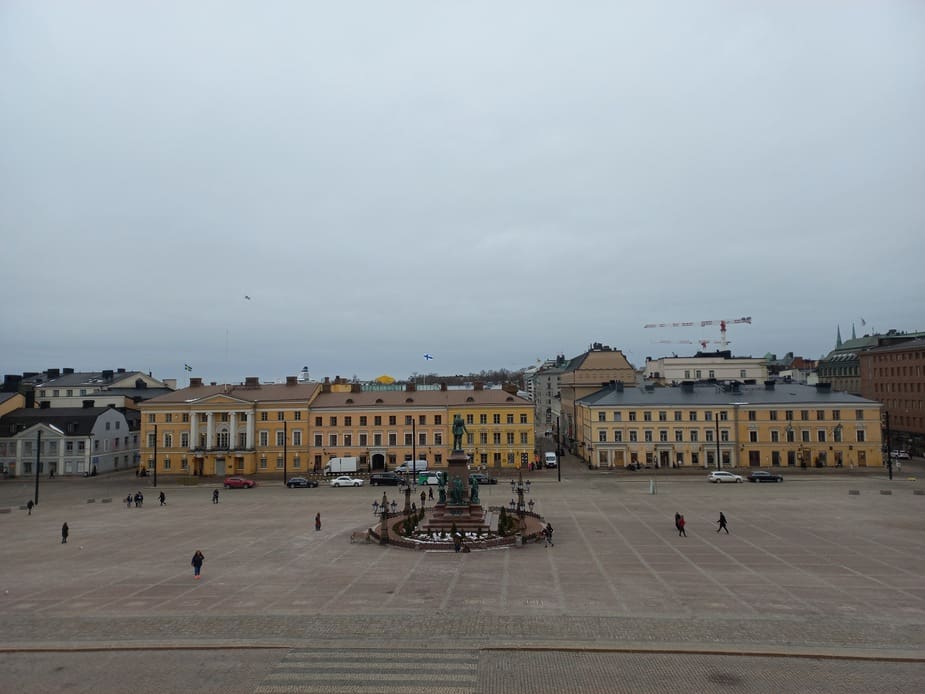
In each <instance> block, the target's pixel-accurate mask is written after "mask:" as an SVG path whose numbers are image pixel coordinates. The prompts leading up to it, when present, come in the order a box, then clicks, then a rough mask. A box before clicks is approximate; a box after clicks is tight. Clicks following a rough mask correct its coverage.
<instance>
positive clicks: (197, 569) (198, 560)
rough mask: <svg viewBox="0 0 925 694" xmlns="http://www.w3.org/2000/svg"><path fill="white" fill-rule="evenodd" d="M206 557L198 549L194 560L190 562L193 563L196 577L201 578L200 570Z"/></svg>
mask: <svg viewBox="0 0 925 694" xmlns="http://www.w3.org/2000/svg"><path fill="white" fill-rule="evenodd" d="M204 559H205V556H203V554H202V552H200V551H199V550H198V549H197V550H196V553H195V554H194V555H193V561H191V562H190V564H192V565H193V577H194V578H196V579H198V578H199V572H200V571H202V562H203V560H204Z"/></svg>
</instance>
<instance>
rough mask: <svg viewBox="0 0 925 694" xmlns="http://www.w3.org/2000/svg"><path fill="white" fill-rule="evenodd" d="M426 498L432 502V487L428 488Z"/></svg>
mask: <svg viewBox="0 0 925 694" xmlns="http://www.w3.org/2000/svg"><path fill="white" fill-rule="evenodd" d="M427 498H428V499H430V500H431V501H433V500H434V488H433V487H428V489H427Z"/></svg>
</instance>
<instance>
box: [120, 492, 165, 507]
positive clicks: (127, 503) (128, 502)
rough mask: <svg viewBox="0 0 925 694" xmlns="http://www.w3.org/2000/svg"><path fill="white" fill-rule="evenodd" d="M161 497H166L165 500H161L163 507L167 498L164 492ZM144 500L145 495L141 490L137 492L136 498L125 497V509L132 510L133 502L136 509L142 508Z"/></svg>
mask: <svg viewBox="0 0 925 694" xmlns="http://www.w3.org/2000/svg"><path fill="white" fill-rule="evenodd" d="M161 496H162V497H164V499H162V500H161V506H163V505H164V503H165V500H166V498H167V497H165V496H164V492H161ZM144 500H145V495H144V494H142V493H141V491H140V490H139V491H137V492H135V495H134V496H132V495H131V494H129V495H128V496H127V497H125V508H131V507H132V502H135V508H141V505H142V504H143V503H144Z"/></svg>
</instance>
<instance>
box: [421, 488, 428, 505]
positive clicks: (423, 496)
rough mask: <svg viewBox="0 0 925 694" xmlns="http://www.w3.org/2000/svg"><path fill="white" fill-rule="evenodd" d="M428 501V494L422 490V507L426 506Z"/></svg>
mask: <svg viewBox="0 0 925 694" xmlns="http://www.w3.org/2000/svg"><path fill="white" fill-rule="evenodd" d="M425 501H427V494H425V493H424V490H423V489H422V490H421V508H424V502H425Z"/></svg>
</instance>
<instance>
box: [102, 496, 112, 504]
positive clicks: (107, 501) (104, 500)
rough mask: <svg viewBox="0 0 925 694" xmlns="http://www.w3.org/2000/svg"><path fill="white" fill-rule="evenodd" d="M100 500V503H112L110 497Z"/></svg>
mask: <svg viewBox="0 0 925 694" xmlns="http://www.w3.org/2000/svg"><path fill="white" fill-rule="evenodd" d="M100 501H101V502H102V503H104V504H111V503H112V498H111V497H110V498H109V499H100Z"/></svg>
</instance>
